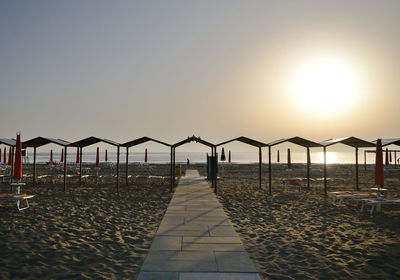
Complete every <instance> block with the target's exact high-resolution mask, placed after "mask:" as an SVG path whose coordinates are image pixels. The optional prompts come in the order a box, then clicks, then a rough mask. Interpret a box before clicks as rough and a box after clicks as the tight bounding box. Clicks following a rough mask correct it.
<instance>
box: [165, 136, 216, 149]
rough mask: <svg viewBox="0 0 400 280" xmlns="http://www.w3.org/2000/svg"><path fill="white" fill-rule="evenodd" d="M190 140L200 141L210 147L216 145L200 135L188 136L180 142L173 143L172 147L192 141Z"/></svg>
mask: <svg viewBox="0 0 400 280" xmlns="http://www.w3.org/2000/svg"><path fill="white" fill-rule="evenodd" d="M190 142H196V143H200V144H203V145H206V146H208V147H210V148H214V147H215V145H214V144H212V143H210V142H207V141H205V140H203V139H201V138H200V137H196V136H192V137H188V138H187V139H185V140H182V141H180V142H178V143H175V144H173V145H172V147H173V148H176V147H179V146H182V145H184V144H186V143H190Z"/></svg>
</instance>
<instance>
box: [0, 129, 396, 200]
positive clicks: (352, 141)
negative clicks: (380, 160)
mask: <svg viewBox="0 0 400 280" xmlns="http://www.w3.org/2000/svg"><path fill="white" fill-rule="evenodd" d="M148 141H154V142H157V143H159V144H162V145H165V146H168V147H170V149H171V178H173V179H172V180H171V182H172V181H173V180H174V178H175V174H174V168H173V166H174V165H175V150H176V148H177V147H179V146H181V145H183V144H186V143H189V142H192V141H195V142H197V143H200V144H203V145H206V146H208V147H210V148H211V154H212V155H215V154H216V148H217V147H218V146H222V145H225V144H228V143H230V142H233V141H239V142H242V143H245V144H248V145H251V146H254V147H256V148H258V149H259V186H260V187H261V178H262V177H261V173H262V170H261V168H262V148H264V147H268V152H269V156H268V159H269V192H270V194H271V193H272V190H271V186H272V182H271V181H272V179H271V176H272V175H271V174H272V169H271V148H272V147H273V146H276V145H279V144H282V143H284V142H289V143H293V144H297V145H300V146H302V147H305V148H306V149H307V186H308V187H309V165H310V164H309V163H310V148H318V147H319V148H321V147H322V148H323V151H324V190H325V193H326V191H327V168H326V149H327V147H329V146H331V145H334V144H339V143H340V144H344V145H347V146H350V147H353V148H355V158H356V188H357V189H358V188H359V186H358V149H359V148H367V147H375V146H376V141H371V142H370V141H365V140H362V139H359V138H356V137H346V138H337V139H329V140H326V141H323V142H320V143H317V142H313V141H310V140H308V139H305V138H301V137H297V136H296V137H292V138H284V139H279V140H276V141H273V142H270V143H263V142H260V141H257V140H254V139H250V138H247V137H244V136H241V137H237V138H234V139H231V140H227V141H224V142H221V143H219V144H212V143H210V142H208V141H205V140H203V139H201V138H200V137H195V136H192V137H188V138H187V139H184V140H182V141H180V142H177V143H176V144H168V143H165V142H162V141H159V140H156V139H153V138H150V137H141V138H138V139H135V140H132V141H129V142H126V143H124V144H119V143H117V142H114V141H111V140H108V139H102V138H98V137H94V136H91V137H88V138H85V139H82V140H79V141H76V142H73V143H70V142H67V141H65V140H62V139H56V138H46V137H36V138H34V139H31V140H28V141H25V142H22V148H27V147H32V148H34V173H36V148H37V147H40V146H43V145H46V144H50V143H53V144H57V145H60V146H62V147H63V153H62V156H63V158H64V161H66V159H67V148H68V147H77V157H80V158H81V157H82V149H83V148H84V147H87V146H90V145H93V144H95V143H98V142H104V143H106V144H110V145H112V146H114V147H116V148H117V189H119V159H120V158H119V151H120V147H126V148H127V158H128V149H129V147H132V146H135V145H139V144H142V143H145V142H148ZM0 144H5V145H7V146H9V147H10V149H9V151H10V152H9V162H10V161H11V162H12V158H13V156H12V154H13V152H12V149H11V148H12V147H15V146H16V140H14V139H5V138H0ZM391 144H394V145H399V146H400V138H392V139H383V140H382V146H386V145H391ZM278 152H279V151H278ZM3 156H4V157H5V153H4V154H3ZM277 156H278V159H277V160H278V162H279V153H278V155H277ZM105 157H106V161H107V150H106V155H105ZM229 157H230V155H229ZM77 162H78V163H80V171H81V169H82V160H81V159H80V160H78V161H77ZM126 163H127V166H128V160H126ZM96 164H97V160H96ZM127 170H128V168H126V172H128V171H127ZM80 174H81V172H80ZM126 179H127V174H126ZM34 180H35V176H34ZM80 181H81V178H80ZM171 188H172V183H171ZM64 189H66V164H64Z"/></svg>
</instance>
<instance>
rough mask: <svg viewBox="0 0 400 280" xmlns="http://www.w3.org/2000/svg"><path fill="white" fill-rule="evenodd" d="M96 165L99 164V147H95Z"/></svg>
mask: <svg viewBox="0 0 400 280" xmlns="http://www.w3.org/2000/svg"><path fill="white" fill-rule="evenodd" d="M96 166H97V167H99V166H100V158H99V147H97V152H96Z"/></svg>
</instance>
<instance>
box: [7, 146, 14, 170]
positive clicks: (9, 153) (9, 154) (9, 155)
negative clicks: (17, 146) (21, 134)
mask: <svg viewBox="0 0 400 280" xmlns="http://www.w3.org/2000/svg"><path fill="white" fill-rule="evenodd" d="M12 149H14V148H11V147H10V148H8V165H10V166H11V161H12V153H13V151H11V150H12Z"/></svg>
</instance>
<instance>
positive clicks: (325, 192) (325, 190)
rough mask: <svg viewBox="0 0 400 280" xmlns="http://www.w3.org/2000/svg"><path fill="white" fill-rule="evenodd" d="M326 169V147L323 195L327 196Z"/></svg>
mask: <svg viewBox="0 0 400 280" xmlns="http://www.w3.org/2000/svg"><path fill="white" fill-rule="evenodd" d="M327 173H328V172H327V168H326V147H324V195H325V196H326V195H327V194H328V185H327Z"/></svg>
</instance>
